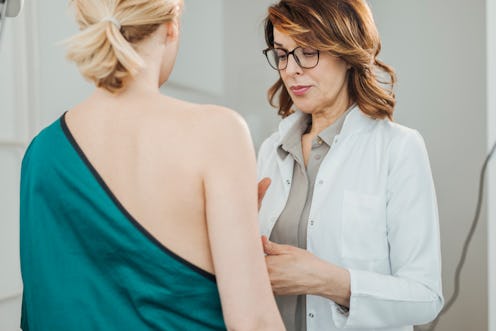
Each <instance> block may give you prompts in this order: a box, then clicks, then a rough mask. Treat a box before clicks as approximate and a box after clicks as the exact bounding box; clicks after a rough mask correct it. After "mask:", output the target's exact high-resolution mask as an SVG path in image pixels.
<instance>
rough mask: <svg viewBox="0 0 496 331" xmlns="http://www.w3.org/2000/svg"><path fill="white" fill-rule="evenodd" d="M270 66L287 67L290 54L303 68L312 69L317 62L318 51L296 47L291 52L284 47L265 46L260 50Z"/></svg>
mask: <svg viewBox="0 0 496 331" xmlns="http://www.w3.org/2000/svg"><path fill="white" fill-rule="evenodd" d="M262 52H263V53H264V55H265V57H266V58H267V61H268V62H269V64H270V66H271V67H272V68H273V69H275V70H284V69H286V68H287V67H288V59H289V56H290V55H291V54H292V55H293V57H294V59H295V61H296V63H297V64H298V65H299V66H300V67H301V68H304V69H312V68H315V67H316V66H317V64H319V51H318V50H316V49H311V48H303V47H301V46H299V47H296V48H295V49H293V50H292V51H291V52H288V51H287V50H285V49H284V48H270V47H269V48H266V49H264V50H263V51H262Z"/></svg>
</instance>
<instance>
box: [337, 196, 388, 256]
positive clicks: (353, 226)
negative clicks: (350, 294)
mask: <svg viewBox="0 0 496 331" xmlns="http://www.w3.org/2000/svg"><path fill="white" fill-rule="evenodd" d="M341 249H342V256H343V258H350V259H355V260H382V259H387V258H388V243H387V230H386V201H385V197H384V196H381V195H371V194H365V193H361V192H354V191H345V192H344V196H343V218H342V227H341Z"/></svg>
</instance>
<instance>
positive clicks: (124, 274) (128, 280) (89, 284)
mask: <svg viewBox="0 0 496 331" xmlns="http://www.w3.org/2000/svg"><path fill="white" fill-rule="evenodd" d="M71 3H72V5H73V8H74V10H75V14H76V18H77V22H78V24H79V26H80V28H81V32H80V33H79V34H77V35H76V36H74V37H72V38H71V39H70V40H69V41H68V42H67V46H68V58H69V59H70V60H72V61H74V62H75V63H76V64H77V66H78V67H79V69H80V71H81V73H82V75H83V76H84V77H85V78H87V79H88V80H90V81H92V82H94V84H95V85H96V89H95V91H94V93H93V94H92V95H91V96H89V98H87V99H86V100H83V101H82V102H81V103H79V104H77V105H76V106H74V107H73V108H72V109H71V110H69V111H68V112H66V113H65V114H63V115H62V116H61V117H60V119H58V120H57V121H55V122H54V123H53V124H51V125H50V126H48V127H47V128H45V129H44V130H43V131H41V132H40V133H39V134H38V135H37V137H36V138H35V139H34V140H33V141H32V143H31V145H30V146H29V149H28V150H27V151H26V154H25V156H24V160H23V164H22V176H21V177H22V179H21V219H20V227H21V267H22V277H23V282H24V294H23V308H22V321H21V327H22V328H23V329H24V330H30V331H32V330H50V331H59V330H64V331H66V330H78V331H85V330H88V331H89V330H91V331H94V330H119V331H122V330H133V331H141V330H195V331H196V330H223V329H226V328H227V329H235V330H282V329H283V328H284V327H283V324H282V321H281V318H280V315H279V313H278V311H277V308H276V305H275V301H274V298H273V294H272V290H271V288H270V284H269V278H268V275H267V271H266V268H265V262H264V256H263V250H262V245H261V242H260V240H259V229H258V222H257V185H256V166H255V153H254V150H253V146H252V143H251V139H250V135H249V132H248V129H247V126H246V124H245V122H244V121H243V120H242V119H241V117H240V116H238V115H237V114H236V113H235V112H234V111H232V110H229V109H226V108H222V107H219V106H213V105H197V104H192V103H188V102H185V101H181V100H177V99H173V98H170V97H167V96H164V95H162V94H161V93H160V91H159V87H160V86H161V85H162V84H163V83H164V82H166V81H167V79H168V77H169V75H170V73H171V71H172V69H173V66H174V62H175V58H176V55H177V50H178V41H179V34H180V33H179V30H180V29H179V25H180V12H181V8H182V1H180V0H73V1H71ZM199 56H200V54H199ZM241 169H242V171H241Z"/></svg>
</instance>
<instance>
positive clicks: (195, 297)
mask: <svg viewBox="0 0 496 331" xmlns="http://www.w3.org/2000/svg"><path fill="white" fill-rule="evenodd" d="M64 118H65V117H64V116H62V117H61V118H60V119H59V120H57V121H55V122H54V123H53V124H52V125H50V126H49V127H47V128H45V129H44V130H43V131H42V132H40V133H39V134H38V135H37V136H36V137H35V139H33V141H32V142H31V144H30V146H29V148H28V150H27V151H26V153H25V155H24V158H23V162H22V171H21V210H20V212H21V214H20V235H21V237H20V245H21V246H20V250H21V271H22V280H23V283H24V293H23V300H22V318H21V328H22V329H23V330H24V331H37V330H40V331H67V330H74V331H98V330H106V331H113V330H115V331H126V330H129V331H143V330H192V331H196V330H198V331H201V330H225V329H226V327H225V324H224V320H223V317H222V310H221V303H220V298H219V293H218V288H217V284H216V281H215V276H214V275H213V274H211V273H208V272H206V271H204V270H202V269H200V268H198V267H196V266H194V265H193V264H191V263H189V262H188V261H186V260H184V259H182V258H181V257H179V256H178V255H176V254H174V253H173V252H172V251H170V250H169V249H167V248H166V247H165V246H164V245H162V244H161V243H160V242H158V240H156V239H155V238H154V237H153V236H152V235H151V234H150V233H148V232H147V231H146V230H145V229H144V228H143V227H142V226H140V224H139V223H138V222H137V221H136V220H135V219H133V217H132V216H131V215H130V214H129V213H128V212H127V211H126V209H125V208H124V207H123V206H122V205H121V204H120V203H119V201H118V200H117V199H116V197H115V196H114V195H113V194H112V192H111V191H110V190H109V188H108V187H107V186H106V185H105V183H104V181H103V180H102V178H101V177H100V176H99V174H98V173H97V172H96V170H95V169H94V168H93V166H92V165H91V163H90V162H89V161H88V159H87V158H86V157H85V155H84V153H83V152H82V150H81V149H80V148H79V146H78V144H77V142H76V141H75V140H74V138H73V136H72V135H71V133H70V131H69V129H68V128H67V125H66V124H65V120H64ZM185 240H187V238H185Z"/></svg>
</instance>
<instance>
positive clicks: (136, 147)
mask: <svg viewBox="0 0 496 331" xmlns="http://www.w3.org/2000/svg"><path fill="white" fill-rule="evenodd" d="M66 123H67V126H68V128H69V130H70V131H71V133H72V135H73V136H74V138H75V140H76V142H77V143H78V144H79V146H80V148H81V149H82V150H83V152H84V153H85V155H86V157H87V158H88V160H89V161H90V162H91V163H92V165H93V167H94V168H95V169H96V171H97V172H98V173H99V175H100V176H101V177H102V178H103V180H104V182H105V183H106V184H107V186H108V187H109V188H110V190H111V191H112V193H113V194H114V195H115V197H116V198H117V200H119V202H120V203H121V204H122V206H123V207H124V208H125V209H126V210H127V212H129V213H130V214H131V215H132V216H133V218H134V219H136V220H137V221H138V222H139V223H140V224H141V225H142V226H143V227H144V228H145V229H146V230H147V231H148V232H149V233H150V234H151V235H152V236H154V237H155V239H157V240H158V241H159V242H161V243H162V244H163V245H164V246H165V247H167V248H168V249H169V250H171V251H172V252H174V253H175V254H177V255H179V256H180V257H182V258H183V259H185V260H187V261H188V262H190V263H192V264H194V265H195V266H197V267H199V268H201V269H203V270H205V271H207V272H210V273H215V277H216V280H217V286H218V289H219V294H220V298H221V302H222V310H223V317H224V320H225V322H226V326H227V328H228V329H238V328H239V327H241V326H243V328H246V330H282V329H283V324H282V320H281V318H280V315H279V313H278V311H277V307H276V305H275V301H274V297H273V294H272V290H271V288H270V281H269V277H268V273H267V270H266V266H265V262H264V255H263V249H262V244H261V240H260V234H259V228H258V217H257V182H256V179H257V178H256V160H255V152H254V149H253V145H252V142H251V138H250V134H249V131H248V127H247V126H246V123H245V122H244V121H243V120H242V118H241V117H240V116H239V115H237V114H236V113H235V112H233V111H232V110H229V109H226V108H222V107H219V106H207V105H195V104H190V103H186V102H183V101H179V100H175V99H171V98H168V97H165V96H162V95H160V94H158V93H149V95H146V94H144V93H135V94H134V95H133V94H131V96H129V95H124V96H118V97H110V96H108V95H107V96H104V95H101V94H100V95H99V93H98V92H97V93H96V94H95V95H94V96H92V97H90V98H89V99H88V100H87V101H85V102H83V103H82V104H80V105H79V106H77V107H75V108H74V109H73V110H71V111H70V112H69V113H68V114H67V115H66ZM164 276H165V275H164Z"/></svg>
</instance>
